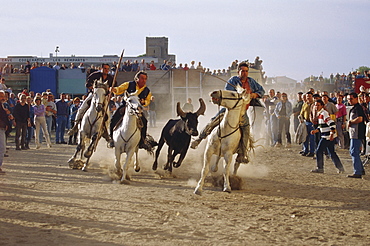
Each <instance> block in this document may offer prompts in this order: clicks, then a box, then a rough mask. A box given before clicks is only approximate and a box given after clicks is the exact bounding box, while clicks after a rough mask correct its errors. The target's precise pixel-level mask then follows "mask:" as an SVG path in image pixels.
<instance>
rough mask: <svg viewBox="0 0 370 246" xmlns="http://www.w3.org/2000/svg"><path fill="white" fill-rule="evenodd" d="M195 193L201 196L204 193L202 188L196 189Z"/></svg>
mask: <svg viewBox="0 0 370 246" xmlns="http://www.w3.org/2000/svg"><path fill="white" fill-rule="evenodd" d="M194 194H195V195H199V196H201V195H202V191H201V190H200V189H195V191H194Z"/></svg>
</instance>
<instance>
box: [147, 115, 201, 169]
mask: <svg viewBox="0 0 370 246" xmlns="http://www.w3.org/2000/svg"><path fill="white" fill-rule="evenodd" d="M198 116H199V114H198V113H185V114H184V116H183V117H181V119H178V120H169V121H168V122H167V124H166V125H165V126H164V127H163V129H162V133H161V138H160V140H159V143H158V148H157V150H156V152H155V161H154V163H153V170H156V169H157V166H158V156H159V154H160V152H161V149H162V147H163V145H164V143H166V144H167V145H168V153H167V163H166V165H165V166H164V169H165V170H168V171H169V172H172V165H173V167H176V168H177V167H179V166H181V163H182V161H183V160H184V158H185V156H186V153H187V152H188V149H189V145H190V140H191V136H198V131H197V127H198ZM178 154H180V157H179V159H178V161H177V162H175V161H174V159H175V157H176V156H177V155H178Z"/></svg>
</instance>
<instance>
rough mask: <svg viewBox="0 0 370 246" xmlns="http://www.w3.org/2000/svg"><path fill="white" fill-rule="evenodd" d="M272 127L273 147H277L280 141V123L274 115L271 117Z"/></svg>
mask: <svg viewBox="0 0 370 246" xmlns="http://www.w3.org/2000/svg"><path fill="white" fill-rule="evenodd" d="M270 125H271V136H272V145H275V144H276V143H277V141H278V134H279V121H278V118H277V117H276V115H275V114H272V115H271V116H270Z"/></svg>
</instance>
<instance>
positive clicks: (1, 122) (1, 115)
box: [0, 90, 9, 174]
mask: <svg viewBox="0 0 370 246" xmlns="http://www.w3.org/2000/svg"><path fill="white" fill-rule="evenodd" d="M5 100H6V99H5V92H4V91H3V90H0V174H5V172H4V171H3V169H2V167H3V160H4V155H5V150H6V135H5V132H6V130H7V127H8V122H9V118H8V117H9V116H8V113H7V112H6V110H5V109H4V106H3V103H5Z"/></svg>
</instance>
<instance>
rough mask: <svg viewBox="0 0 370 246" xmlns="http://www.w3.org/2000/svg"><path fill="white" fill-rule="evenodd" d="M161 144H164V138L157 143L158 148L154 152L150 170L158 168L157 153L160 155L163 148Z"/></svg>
mask: <svg viewBox="0 0 370 246" xmlns="http://www.w3.org/2000/svg"><path fill="white" fill-rule="evenodd" d="M163 144H164V138H163V137H161V139H160V140H159V143H158V148H157V150H156V151H155V160H154V163H153V166H152V169H153V170H157V167H158V156H159V153H161V149H162V147H163Z"/></svg>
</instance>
